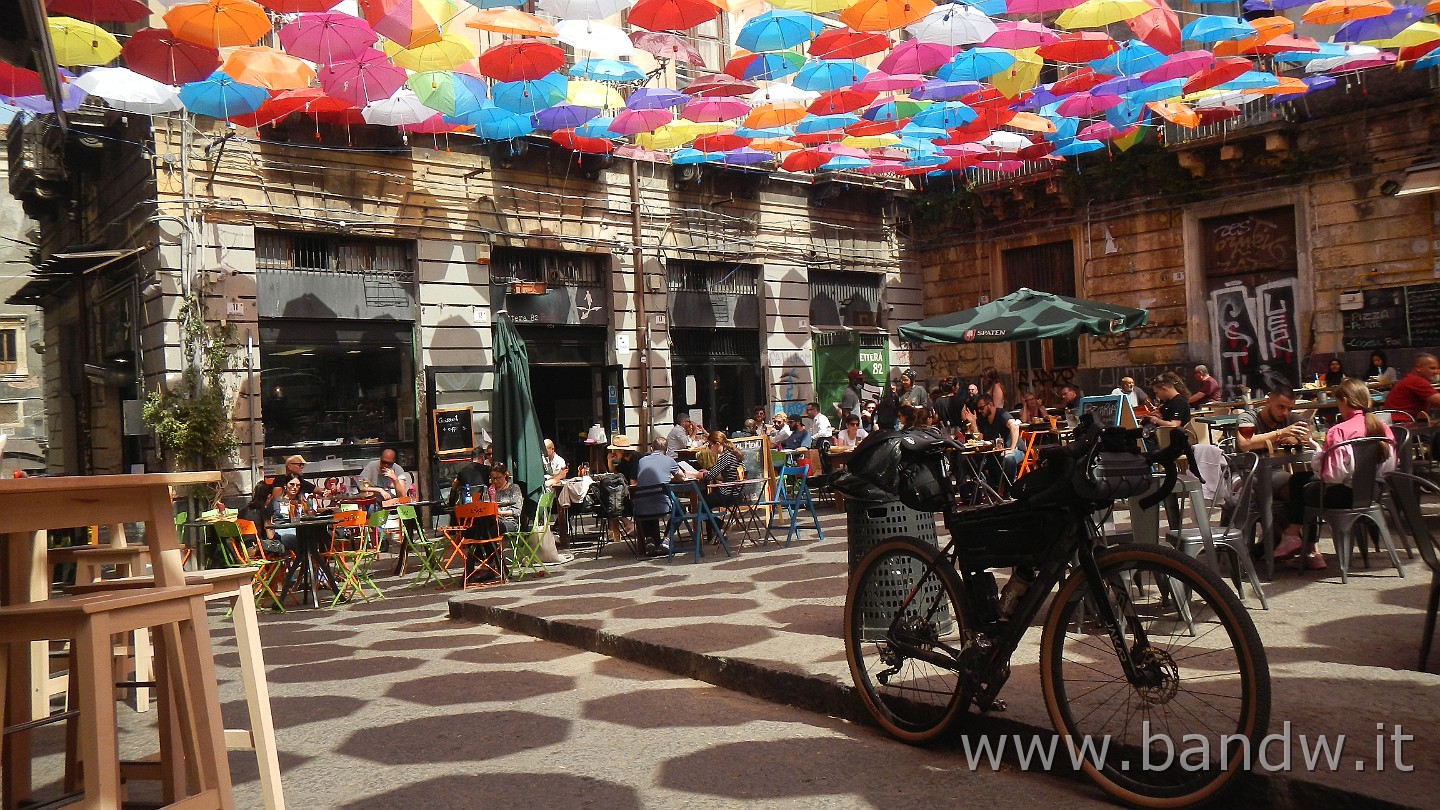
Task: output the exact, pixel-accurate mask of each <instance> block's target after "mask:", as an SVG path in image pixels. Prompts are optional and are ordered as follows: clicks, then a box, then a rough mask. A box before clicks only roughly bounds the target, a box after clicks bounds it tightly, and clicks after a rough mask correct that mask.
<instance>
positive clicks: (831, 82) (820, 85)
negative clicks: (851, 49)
mask: <svg viewBox="0 0 1440 810" xmlns="http://www.w3.org/2000/svg"><path fill="white" fill-rule="evenodd" d="M869 73H870V69H869V68H867V67H865V66H864V65H862V64H860V63H859V62H857V61H855V60H854V59H816V60H814V61H811V62H806V63H805V67H802V68H800V72H799V73H796V74H795V79H794V80H793V81H792V82H791V83H792V84H794V85H795V86H796V87H798V88H800V89H801V90H813V91H815V92H817V93H823V92H825V91H826V90H838V89H839V88H841V87H849V86H850V85H852V84H854V83H855V82H858V81H860V80H861V79H863V78H865V77H866V76H867V75H869Z"/></svg>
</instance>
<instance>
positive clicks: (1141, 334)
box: [1090, 324, 1185, 351]
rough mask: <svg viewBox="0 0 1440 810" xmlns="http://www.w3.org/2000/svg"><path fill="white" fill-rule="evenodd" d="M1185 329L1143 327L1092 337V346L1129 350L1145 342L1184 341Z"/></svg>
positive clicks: (1178, 325)
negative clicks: (1136, 343) (1132, 345)
mask: <svg viewBox="0 0 1440 810" xmlns="http://www.w3.org/2000/svg"><path fill="white" fill-rule="evenodd" d="M1184 338H1185V327H1184V326H1183V325H1182V324H1171V325H1169V326H1158V325H1157V326H1142V327H1140V328H1139V329H1131V330H1130V331H1128V332H1121V333H1119V334H1118V335H1091V336H1090V346H1091V348H1095V349H1102V350H1105V351H1115V350H1118V349H1128V348H1130V346H1131V344H1134V343H1135V342H1137V341H1144V340H1183V339H1184Z"/></svg>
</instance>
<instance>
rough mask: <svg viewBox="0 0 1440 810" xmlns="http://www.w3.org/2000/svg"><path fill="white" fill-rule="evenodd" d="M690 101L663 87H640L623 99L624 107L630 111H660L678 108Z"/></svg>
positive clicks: (686, 97) (683, 95) (688, 97)
mask: <svg viewBox="0 0 1440 810" xmlns="http://www.w3.org/2000/svg"><path fill="white" fill-rule="evenodd" d="M689 100H690V96H688V95H686V94H684V93H681V92H679V91H677V90H670V89H668V88H664V87H642V88H640V89H639V90H636V91H635V92H633V93H631V94H630V97H629V98H627V99H625V106H626V107H627V108H628V109H631V110H660V109H664V108H666V107H679V106H680V105H681V104H684V103H685V102H687V101H689Z"/></svg>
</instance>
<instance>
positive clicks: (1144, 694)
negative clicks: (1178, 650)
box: [1131, 646, 1180, 706]
mask: <svg viewBox="0 0 1440 810" xmlns="http://www.w3.org/2000/svg"><path fill="white" fill-rule="evenodd" d="M1131 660H1133V661H1134V662H1135V671H1136V673H1137V674H1138V675H1139V676H1140V682H1139V683H1137V684H1135V692H1136V694H1138V695H1139V696H1140V699H1141V700H1143V701H1145V702H1146V703H1148V704H1150V705H1152V706H1162V705H1164V704H1166V703H1169V702H1170V700H1171V699H1172V698H1174V697H1175V693H1176V692H1178V691H1179V689H1180V665H1179V664H1177V663H1176V662H1175V658H1174V657H1173V656H1172V655H1170V653H1168V652H1165V651H1164V650H1157V649H1156V648H1154V647H1150V646H1145V647H1139V646H1137V647H1136V648H1135V649H1133V650H1131Z"/></svg>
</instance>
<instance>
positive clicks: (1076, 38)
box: [1035, 31, 1120, 64]
mask: <svg viewBox="0 0 1440 810" xmlns="http://www.w3.org/2000/svg"><path fill="white" fill-rule="evenodd" d="M1118 50H1120V44H1119V43H1117V42H1116V41H1115V40H1114V39H1112V38H1111V37H1110V35H1109V34H1107V33H1105V32H1104V31H1071V32H1070V33H1068V34H1062V35H1061V36H1060V40H1059V41H1058V42H1052V43H1050V44H1049V45H1041V46H1040V47H1039V48H1036V49H1035V53H1037V54H1039V55H1040V56H1041V57H1042V58H1044V59H1049V60H1050V61H1052V62H1070V63H1073V64H1079V63H1080V62H1089V61H1091V60H1092V59H1104V58H1105V57H1107V56H1109V55H1110V54H1112V53H1114V52H1116V51H1118Z"/></svg>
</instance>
